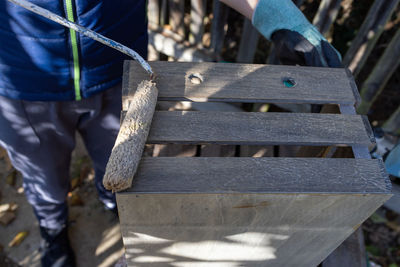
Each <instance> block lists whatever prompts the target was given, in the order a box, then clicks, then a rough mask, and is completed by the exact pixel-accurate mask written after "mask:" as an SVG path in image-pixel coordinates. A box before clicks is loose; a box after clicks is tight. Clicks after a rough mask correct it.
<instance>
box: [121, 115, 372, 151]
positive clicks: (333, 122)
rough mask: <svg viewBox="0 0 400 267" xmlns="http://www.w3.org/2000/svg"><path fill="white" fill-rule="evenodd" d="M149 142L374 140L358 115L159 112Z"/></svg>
mask: <svg viewBox="0 0 400 267" xmlns="http://www.w3.org/2000/svg"><path fill="white" fill-rule="evenodd" d="M124 114H125V113H123V116H124ZM147 142H148V143H156V144H164V143H176V144H225V145H229V144H239V145H279V144H281V145H313V146H325V145H369V144H370V142H371V137H370V136H368V134H367V132H366V131H365V125H364V122H363V119H362V116H359V115H338V114H315V113H312V114H307V113H304V114H303V113H273V112H267V113H262V112H204V111H156V112H155V114H154V117H153V121H152V125H151V129H150V133H149V137H148V139H147Z"/></svg>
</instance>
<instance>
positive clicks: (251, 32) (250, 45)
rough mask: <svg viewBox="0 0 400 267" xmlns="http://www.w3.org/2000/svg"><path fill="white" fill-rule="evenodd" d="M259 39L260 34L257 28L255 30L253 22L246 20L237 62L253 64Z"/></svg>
mask: <svg viewBox="0 0 400 267" xmlns="http://www.w3.org/2000/svg"><path fill="white" fill-rule="evenodd" d="M259 38H260V34H259V33H258V31H257V30H256V28H254V26H253V25H252V23H251V21H250V20H248V19H245V21H244V25H243V33H242V38H241V40H240V45H239V52H238V55H237V57H236V62H239V63H253V59H254V54H255V53H256V49H257V44H258V39H259Z"/></svg>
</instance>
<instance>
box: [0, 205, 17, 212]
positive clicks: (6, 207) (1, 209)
mask: <svg viewBox="0 0 400 267" xmlns="http://www.w3.org/2000/svg"><path fill="white" fill-rule="evenodd" d="M17 209H18V205H17V204H16V203H6V204H1V205H0V213H1V212H5V211H16V210H17Z"/></svg>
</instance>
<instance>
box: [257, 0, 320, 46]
mask: <svg viewBox="0 0 400 267" xmlns="http://www.w3.org/2000/svg"><path fill="white" fill-rule="evenodd" d="M252 22H253V25H254V26H255V27H256V29H257V30H258V31H259V32H260V33H261V34H262V35H264V36H265V38H267V39H268V40H271V36H272V34H273V33H274V32H275V31H277V30H283V29H286V30H291V31H296V32H298V33H299V34H301V35H302V36H304V38H306V39H307V40H308V41H309V42H310V43H311V44H313V45H314V46H316V47H318V46H319V45H320V43H321V41H322V40H325V38H324V37H323V36H322V35H321V34H320V33H319V32H318V30H317V29H316V28H315V27H314V26H313V25H312V24H311V23H310V22H309V21H308V20H307V18H306V17H305V16H304V15H303V13H302V12H301V11H300V10H299V9H298V8H297V6H296V5H295V4H294V3H293V2H292V0H260V1H259V2H258V4H257V6H256V9H255V10H254V14H253V19H252ZM325 41H326V40H325Z"/></svg>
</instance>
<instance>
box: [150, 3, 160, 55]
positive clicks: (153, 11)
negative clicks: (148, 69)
mask: <svg viewBox="0 0 400 267" xmlns="http://www.w3.org/2000/svg"><path fill="white" fill-rule="evenodd" d="M147 17H148V20H149V26H150V28H151V27H154V28H156V27H159V24H160V6H159V4H158V0H148V2H147ZM147 48H148V55H147V59H148V60H149V61H156V60H159V59H160V53H159V52H158V51H157V50H156V49H155V47H154V46H153V45H151V44H150V43H149V45H148V46H147Z"/></svg>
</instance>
